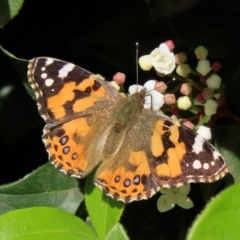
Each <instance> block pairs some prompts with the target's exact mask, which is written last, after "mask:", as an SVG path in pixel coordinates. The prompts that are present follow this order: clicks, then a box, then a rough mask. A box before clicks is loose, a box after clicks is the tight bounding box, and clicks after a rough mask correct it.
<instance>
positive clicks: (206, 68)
mask: <svg viewBox="0 0 240 240" xmlns="http://www.w3.org/2000/svg"><path fill="white" fill-rule="evenodd" d="M196 70H197V72H199V73H200V74H201V75H202V76H205V75H207V74H208V73H209V72H210V71H211V65H210V62H209V61H208V60H199V61H198V65H197V68H196Z"/></svg>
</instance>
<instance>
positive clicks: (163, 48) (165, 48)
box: [159, 43, 170, 55]
mask: <svg viewBox="0 0 240 240" xmlns="http://www.w3.org/2000/svg"><path fill="white" fill-rule="evenodd" d="M159 49H160V51H161V52H162V53H163V54H164V55H168V54H169V53H170V50H169V48H168V46H167V44H166V43H161V44H160V46H159Z"/></svg>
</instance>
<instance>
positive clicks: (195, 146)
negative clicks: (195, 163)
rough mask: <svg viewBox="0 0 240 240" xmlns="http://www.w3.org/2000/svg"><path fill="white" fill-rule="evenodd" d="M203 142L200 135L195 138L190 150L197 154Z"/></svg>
mask: <svg viewBox="0 0 240 240" xmlns="http://www.w3.org/2000/svg"><path fill="white" fill-rule="evenodd" d="M203 141H204V139H203V138H202V137H201V136H200V135H197V136H196V137H195V140H194V144H193V146H192V149H193V151H194V152H195V153H196V154H199V153H200V152H201V151H202V150H203Z"/></svg>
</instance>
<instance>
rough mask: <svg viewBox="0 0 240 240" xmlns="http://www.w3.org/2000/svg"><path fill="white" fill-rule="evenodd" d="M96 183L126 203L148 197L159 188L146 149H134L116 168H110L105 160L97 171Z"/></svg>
mask: <svg viewBox="0 0 240 240" xmlns="http://www.w3.org/2000/svg"><path fill="white" fill-rule="evenodd" d="M95 184H96V185H97V186H99V187H100V188H102V189H103V191H104V192H105V193H106V194H107V195H110V196H113V198H114V199H117V200H121V201H123V202H126V203H128V202H131V201H133V200H140V199H147V198H149V197H151V196H152V195H153V194H154V193H156V191H157V190H158V187H157V186H156V184H155V183H154V182H153V180H152V175H151V172H150V168H149V165H148V160H147V156H146V154H145V152H144V151H138V152H133V151H132V152H131V153H130V156H129V159H127V160H126V161H124V165H120V166H117V167H116V168H115V169H112V168H109V162H104V161H103V163H102V164H101V165H100V166H99V169H98V171H97V173H96V179H95Z"/></svg>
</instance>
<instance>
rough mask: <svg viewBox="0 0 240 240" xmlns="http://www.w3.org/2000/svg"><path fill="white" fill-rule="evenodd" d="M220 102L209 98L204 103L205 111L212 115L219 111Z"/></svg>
mask: <svg viewBox="0 0 240 240" xmlns="http://www.w3.org/2000/svg"><path fill="white" fill-rule="evenodd" d="M217 108H218V104H217V102H216V101H214V100H212V99H209V100H207V101H206V103H205V104H204V112H205V114H206V115H209V116H212V115H213V114H215V113H216V112H217Z"/></svg>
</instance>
